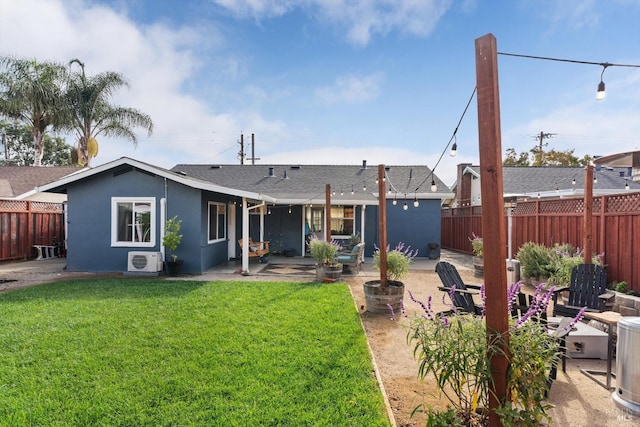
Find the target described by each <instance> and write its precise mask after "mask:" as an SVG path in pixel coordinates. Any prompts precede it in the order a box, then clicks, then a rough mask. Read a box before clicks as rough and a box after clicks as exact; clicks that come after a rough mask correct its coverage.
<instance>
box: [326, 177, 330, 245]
mask: <svg viewBox="0 0 640 427" xmlns="http://www.w3.org/2000/svg"><path fill="white" fill-rule="evenodd" d="M324 206H325V207H324V210H325V215H324V216H325V223H326V224H325V226H324V227H325V230H324V239H325V240H326V241H327V242H330V241H331V184H327V185H325V188H324Z"/></svg>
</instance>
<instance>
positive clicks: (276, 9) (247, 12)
mask: <svg viewBox="0 0 640 427" xmlns="http://www.w3.org/2000/svg"><path fill="white" fill-rule="evenodd" d="M212 1H213V3H215V4H217V5H218V6H221V7H223V8H225V9H227V10H229V11H230V12H231V13H233V14H234V15H236V16H240V17H251V18H254V19H256V20H260V19H262V18H271V17H274V16H280V15H283V14H285V13H287V11H289V10H290V9H291V8H293V6H294V5H295V2H293V1H287V0H212Z"/></svg>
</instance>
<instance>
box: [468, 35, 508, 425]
mask: <svg viewBox="0 0 640 427" xmlns="http://www.w3.org/2000/svg"><path fill="white" fill-rule="evenodd" d="M475 47H476V85H477V91H478V98H477V99H478V134H479V145H480V147H479V148H480V150H479V151H480V187H481V188H480V189H481V195H482V236H483V245H484V254H485V256H484V279H485V280H484V284H485V295H486V298H485V299H486V316H487V340H488V341H490V340H492V339H493V338H494V337H496V336H498V335H502V336H503V337H504V347H503V349H502V350H503V352H504V354H500V352H497V353H496V354H492V355H491V361H490V365H491V372H492V374H493V386H492V387H493V393H489V426H491V427H498V426H500V417H499V416H498V414H497V413H496V412H495V410H496V408H497V407H498V406H500V405H501V404H502V403H503V402H505V401H506V400H507V398H508V397H509V396H508V395H507V393H508V390H507V370H508V367H509V360H508V357H509V353H508V350H509V345H508V343H509V335H508V334H509V313H508V312H507V269H506V265H505V263H506V261H505V260H506V255H507V254H506V245H505V243H506V233H505V228H506V227H505V220H504V191H503V182H502V146H501V145H502V142H501V135H500V97H499V93H498V53H497V47H496V38H495V37H494V36H493V34H487V35H485V36H482V37H480V38H478V39H476V41H475Z"/></svg>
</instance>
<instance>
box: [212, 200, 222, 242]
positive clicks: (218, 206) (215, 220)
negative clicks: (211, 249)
mask: <svg viewBox="0 0 640 427" xmlns="http://www.w3.org/2000/svg"><path fill="white" fill-rule="evenodd" d="M208 236H209V243H214V242H219V241H221V240H226V238H227V205H225V204H223V203H216V202H209V231H208Z"/></svg>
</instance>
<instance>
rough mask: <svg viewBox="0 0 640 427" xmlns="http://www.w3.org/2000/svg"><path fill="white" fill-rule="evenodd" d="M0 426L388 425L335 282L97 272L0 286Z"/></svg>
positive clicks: (350, 311) (357, 330)
mask: <svg viewBox="0 0 640 427" xmlns="http://www.w3.org/2000/svg"><path fill="white" fill-rule="evenodd" d="M0 425H10V426H22V425H34V426H35V425H37V426H48V425H56V426H67V425H74V426H93V425H99V426H191V425H200V426H235V425H241V426H304V425H322V426H387V425H389V423H388V421H387V419H386V412H385V409H384V403H383V399H382V396H381V393H380V390H379V388H378V387H377V384H376V381H375V376H374V374H373V373H372V363H371V360H370V356H369V353H368V350H367V343H366V338H365V336H364V333H363V331H362V328H361V326H360V323H359V319H358V313H357V312H356V309H355V306H354V304H353V300H352V298H351V295H350V293H349V290H348V288H347V286H346V285H344V284H331V285H326V284H322V285H320V284H309V283H276V282H268V283H263V282H188V281H165V280H161V279H148V278H145V279H138V278H121V279H113V278H111V279H102V280H78V281H69V282H59V283H53V284H48V285H42V286H36V287H32V288H28V289H22V290H17V291H13V292H9V293H5V294H0Z"/></svg>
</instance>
